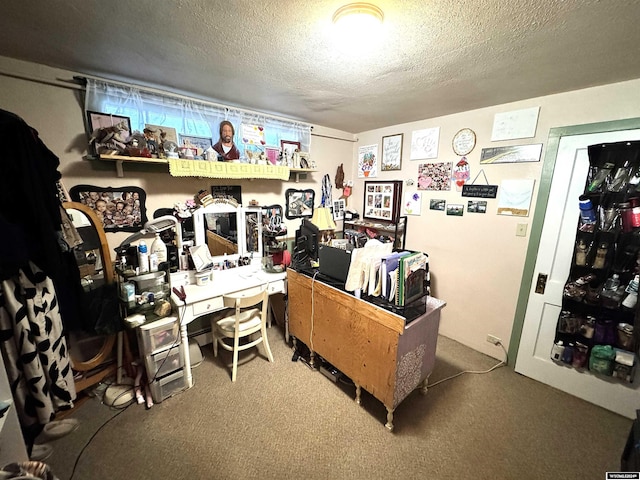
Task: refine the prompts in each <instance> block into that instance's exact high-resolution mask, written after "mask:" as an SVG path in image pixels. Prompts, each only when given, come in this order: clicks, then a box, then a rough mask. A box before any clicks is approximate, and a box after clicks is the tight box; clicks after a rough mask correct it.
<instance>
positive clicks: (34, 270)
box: [0, 262, 76, 427]
mask: <svg viewBox="0 0 640 480" xmlns="http://www.w3.org/2000/svg"><path fill="white" fill-rule="evenodd" d="M0 350H1V351H2V355H3V357H4V364H5V367H6V369H7V376H8V378H9V383H10V385H11V389H12V391H13V397H14V401H15V403H16V407H17V408H16V411H17V412H18V416H19V417H20V423H21V424H22V425H23V427H24V426H30V425H33V424H36V423H37V424H40V425H46V424H47V423H49V422H50V421H51V420H52V419H53V417H54V416H55V413H56V411H58V410H61V409H62V410H64V409H68V408H72V407H73V400H75V397H76V391H75V384H74V380H73V372H72V370H71V365H70V358H69V351H68V349H67V343H66V340H65V337H64V335H63V330H62V320H61V318H60V312H59V309H58V300H57V298H56V295H55V289H54V286H53V282H52V280H51V279H50V278H49V277H47V276H46V275H45V274H44V272H42V270H41V269H39V268H38V267H36V266H35V264H33V263H32V262H29V266H28V267H25V268H24V269H21V270H20V272H19V273H18V275H16V276H15V277H14V278H10V279H7V280H3V281H2V282H1V283H0Z"/></svg>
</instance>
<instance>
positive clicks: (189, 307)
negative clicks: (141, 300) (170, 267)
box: [171, 264, 287, 388]
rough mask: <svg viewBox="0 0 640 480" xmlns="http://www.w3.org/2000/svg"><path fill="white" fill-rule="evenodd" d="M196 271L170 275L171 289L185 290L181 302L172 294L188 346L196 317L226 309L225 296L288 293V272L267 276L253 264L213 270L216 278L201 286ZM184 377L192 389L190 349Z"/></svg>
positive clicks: (181, 334)
mask: <svg viewBox="0 0 640 480" xmlns="http://www.w3.org/2000/svg"><path fill="white" fill-rule="evenodd" d="M194 273H195V272H192V271H191V272H177V273H172V274H171V286H172V287H177V288H178V289H179V288H180V286H182V287H184V292H185V294H186V297H185V300H184V301H182V300H181V299H180V298H179V297H178V296H177V295H176V293H175V292H173V291H172V292H171V301H172V303H173V304H174V311H175V312H176V316H177V317H178V320H179V322H180V337H181V342H182V344H183V345H189V339H188V336H187V325H188V324H189V323H191V322H192V321H193V320H195V319H196V318H198V317H200V316H202V315H207V314H210V313H214V312H217V311H220V310H223V309H224V302H223V299H222V297H223V296H224V295H229V294H241V295H245V296H250V295H255V294H256V293H258V292H259V291H260V290H262V289H263V288H265V286H266V288H267V290H268V292H269V295H273V294H276V293H283V294H284V293H286V290H287V287H286V279H287V274H286V272H282V273H267V272H264V271H262V270H260V265H256V264H252V265H247V266H244V267H237V268H231V269H229V270H215V271H213V278H212V279H211V281H210V282H208V284H207V285H202V286H198V285H196V284H195V280H194ZM183 352H184V375H185V379H186V387H187V388H191V387H192V386H193V377H192V376H191V358H190V355H189V349H188V348H184V349H183Z"/></svg>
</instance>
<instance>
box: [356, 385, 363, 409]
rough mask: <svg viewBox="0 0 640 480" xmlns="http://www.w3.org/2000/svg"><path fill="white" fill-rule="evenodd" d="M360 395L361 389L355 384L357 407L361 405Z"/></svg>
mask: <svg viewBox="0 0 640 480" xmlns="http://www.w3.org/2000/svg"><path fill="white" fill-rule="evenodd" d="M361 393H362V387H360V385H358V384H357V383H356V403H357V404H358V405H361V404H362V399H361V398H360V394H361Z"/></svg>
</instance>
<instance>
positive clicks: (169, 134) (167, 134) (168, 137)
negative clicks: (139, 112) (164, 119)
mask: <svg viewBox="0 0 640 480" xmlns="http://www.w3.org/2000/svg"><path fill="white" fill-rule="evenodd" d="M144 128H148V129H149V130H153V131H155V132H156V135H157V137H158V140H159V141H161V142H173V143H175V144H176V145H177V144H178V132H176V129H175V128H173V127H163V126H162V125H152V124H150V123H145V125H144ZM163 135H164V136H163Z"/></svg>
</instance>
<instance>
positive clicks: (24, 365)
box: [0, 110, 79, 449]
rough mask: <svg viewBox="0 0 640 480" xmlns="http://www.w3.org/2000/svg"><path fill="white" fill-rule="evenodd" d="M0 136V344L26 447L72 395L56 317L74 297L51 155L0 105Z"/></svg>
mask: <svg viewBox="0 0 640 480" xmlns="http://www.w3.org/2000/svg"><path fill="white" fill-rule="evenodd" d="M0 142H1V144H2V145H3V149H2V151H0V231H1V232H2V235H0V351H1V353H2V355H3V359H4V363H5V367H6V369H7V376H8V379H9V383H10V385H11V390H12V394H13V397H14V401H15V407H16V411H17V413H18V417H19V418H20V423H21V426H22V430H23V435H24V439H25V442H26V443H27V447H28V449H30V447H31V444H32V443H33V440H34V439H35V436H36V435H37V434H38V433H39V431H40V429H41V428H42V427H43V426H44V425H46V424H47V423H48V422H49V421H50V420H51V419H52V418H53V416H54V415H55V412H56V411H58V410H60V409H65V408H70V407H72V406H73V400H75V396H76V392H75V384H74V381H73V373H72V370H71V366H70V360H69V352H68V349H67V344H66V340H65V338H64V335H63V332H64V329H65V327H64V325H63V321H62V319H63V318H64V317H65V316H67V315H68V316H69V318H77V317H78V316H79V315H78V307H77V305H78V297H77V295H76V293H75V292H76V291H77V290H76V285H75V284H74V282H70V281H69V278H71V275H70V273H69V272H70V270H69V268H70V267H69V265H71V262H73V254H72V253H70V252H67V253H66V254H65V253H63V251H62V249H61V248H60V244H59V240H60V239H61V238H62V235H61V229H62V227H61V223H62V220H61V215H60V201H59V199H58V195H57V181H58V180H59V179H60V173H59V172H58V170H57V168H58V165H59V163H60V162H59V160H58V158H57V157H56V156H55V155H54V154H53V153H52V152H51V151H50V150H49V149H48V148H47V147H46V146H45V145H44V143H43V142H42V140H41V139H40V137H39V136H38V132H37V131H36V130H35V129H33V128H32V127H30V126H29V125H27V123H26V122H25V121H24V120H22V119H21V118H20V117H18V116H17V115H15V114H13V113H10V112H7V111H5V110H0ZM73 264H75V262H73ZM75 268H76V269H77V266H76V267H75ZM76 276H77V275H76ZM77 283H78V285H77V286H78V287H79V279H78V282H77Z"/></svg>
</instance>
